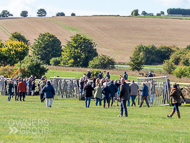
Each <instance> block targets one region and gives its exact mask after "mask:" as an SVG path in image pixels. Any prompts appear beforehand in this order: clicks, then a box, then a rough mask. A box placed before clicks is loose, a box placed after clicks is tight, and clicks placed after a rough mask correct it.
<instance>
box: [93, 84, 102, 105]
mask: <svg viewBox="0 0 190 143" xmlns="http://www.w3.org/2000/svg"><path fill="white" fill-rule="evenodd" d="M94 98H95V99H96V103H95V106H97V105H98V102H99V106H101V105H102V104H101V102H102V88H101V87H100V84H98V85H96V87H95V88H94Z"/></svg>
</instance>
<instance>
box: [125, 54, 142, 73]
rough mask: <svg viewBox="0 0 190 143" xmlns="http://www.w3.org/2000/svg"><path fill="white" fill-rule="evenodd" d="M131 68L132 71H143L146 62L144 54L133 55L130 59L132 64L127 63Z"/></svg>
mask: <svg viewBox="0 0 190 143" xmlns="http://www.w3.org/2000/svg"><path fill="white" fill-rule="evenodd" d="M127 64H128V65H129V66H130V69H131V70H132V71H135V70H137V71H140V70H142V69H143V65H144V60H143V55H142V53H141V54H140V55H138V53H133V55H132V57H130V62H129V63H127Z"/></svg>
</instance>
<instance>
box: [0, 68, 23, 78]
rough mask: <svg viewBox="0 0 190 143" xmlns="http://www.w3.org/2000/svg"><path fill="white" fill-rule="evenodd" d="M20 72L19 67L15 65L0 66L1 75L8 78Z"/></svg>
mask: <svg viewBox="0 0 190 143" xmlns="http://www.w3.org/2000/svg"><path fill="white" fill-rule="evenodd" d="M18 73H19V71H18V68H17V67H14V66H6V67H3V66H2V67H0V75H3V76H4V77H6V78H11V77H15V76H17V75H18Z"/></svg>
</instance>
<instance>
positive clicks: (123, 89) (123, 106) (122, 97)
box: [118, 78, 129, 117]
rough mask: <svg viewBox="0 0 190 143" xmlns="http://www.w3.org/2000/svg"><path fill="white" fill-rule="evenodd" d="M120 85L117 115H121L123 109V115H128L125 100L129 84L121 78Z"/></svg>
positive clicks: (127, 98)
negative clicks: (119, 102)
mask: <svg viewBox="0 0 190 143" xmlns="http://www.w3.org/2000/svg"><path fill="white" fill-rule="evenodd" d="M121 83H122V85H121V86H120V92H119V98H120V101H121V104H120V107H121V112H120V115H119V116H118V117H122V116H123V110H125V117H128V112H127V107H126V101H127V100H129V85H128V84H127V83H126V82H125V79H124V78H122V79H121Z"/></svg>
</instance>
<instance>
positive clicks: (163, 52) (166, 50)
mask: <svg viewBox="0 0 190 143" xmlns="http://www.w3.org/2000/svg"><path fill="white" fill-rule="evenodd" d="M172 53H174V49H173V47H169V46H160V47H159V48H158V51H157V54H156V55H157V56H158V63H160V64H162V63H163V62H164V60H168V59H169V58H170V56H171V54H172Z"/></svg>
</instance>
